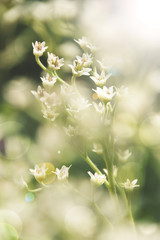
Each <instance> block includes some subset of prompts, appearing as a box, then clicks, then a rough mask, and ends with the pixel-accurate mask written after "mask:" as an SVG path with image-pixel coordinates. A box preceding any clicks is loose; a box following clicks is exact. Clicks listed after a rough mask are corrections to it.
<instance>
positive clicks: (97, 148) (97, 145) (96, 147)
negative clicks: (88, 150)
mask: <svg viewBox="0 0 160 240" xmlns="http://www.w3.org/2000/svg"><path fill="white" fill-rule="evenodd" d="M92 151H93V152H96V153H97V154H102V153H103V148H102V145H101V144H100V143H93V149H92Z"/></svg>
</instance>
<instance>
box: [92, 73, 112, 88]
mask: <svg viewBox="0 0 160 240" xmlns="http://www.w3.org/2000/svg"><path fill="white" fill-rule="evenodd" d="M111 75H112V74H111V73H108V74H107V75H106V74H105V71H102V72H101V74H98V73H97V72H95V73H94V76H91V77H90V78H91V79H92V80H93V81H94V83H95V84H96V85H97V86H99V87H103V86H104V85H105V84H106V81H107V80H108V79H109V78H110V76H111Z"/></svg>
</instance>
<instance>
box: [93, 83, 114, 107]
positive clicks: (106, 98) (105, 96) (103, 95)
mask: <svg viewBox="0 0 160 240" xmlns="http://www.w3.org/2000/svg"><path fill="white" fill-rule="evenodd" d="M93 91H95V92H96V93H97V96H98V98H99V99H100V100H101V101H103V102H105V103H107V102H110V101H111V100H112V98H113V97H114V95H115V94H116V93H115V92H114V88H113V86H112V87H109V88H107V87H106V86H104V87H103V88H100V87H97V89H96V90H94V89H93Z"/></svg>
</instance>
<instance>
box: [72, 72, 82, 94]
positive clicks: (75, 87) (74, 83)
mask: <svg viewBox="0 0 160 240" xmlns="http://www.w3.org/2000/svg"><path fill="white" fill-rule="evenodd" d="M71 83H72V86H73V87H74V90H75V91H76V93H77V94H78V95H79V96H80V97H81V94H80V92H79V91H78V89H77V86H76V76H75V75H73V76H72V79H71Z"/></svg>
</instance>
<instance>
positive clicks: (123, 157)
mask: <svg viewBox="0 0 160 240" xmlns="http://www.w3.org/2000/svg"><path fill="white" fill-rule="evenodd" d="M131 155H132V153H131V152H130V151H129V150H128V149H126V150H124V151H122V150H119V151H117V156H118V159H119V161H121V162H123V161H124V162H125V161H127V160H128V158H129V157H130V156H131Z"/></svg>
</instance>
